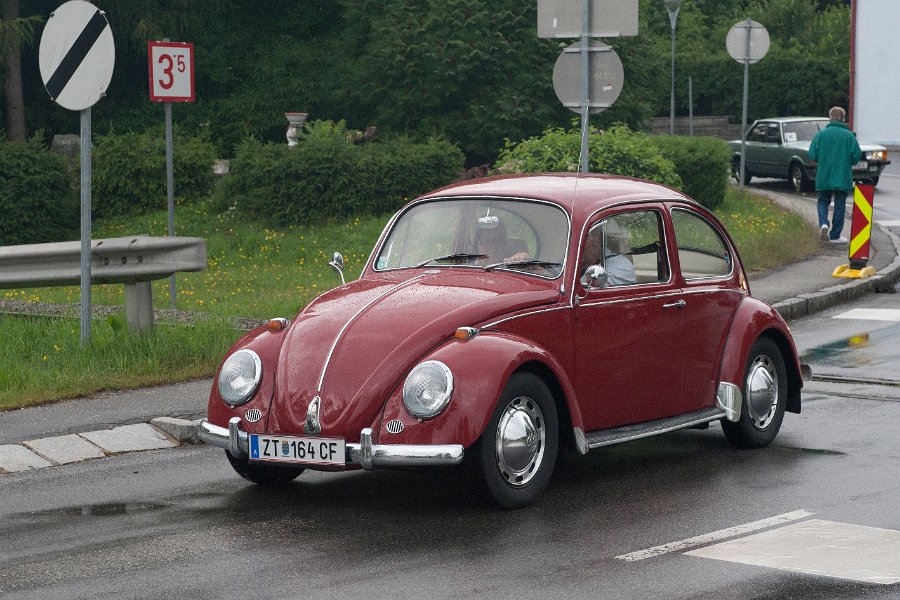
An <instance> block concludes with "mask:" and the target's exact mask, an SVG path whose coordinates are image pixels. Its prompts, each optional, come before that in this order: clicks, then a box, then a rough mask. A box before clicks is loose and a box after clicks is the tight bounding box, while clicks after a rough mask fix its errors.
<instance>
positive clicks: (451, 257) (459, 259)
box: [416, 252, 487, 269]
mask: <svg viewBox="0 0 900 600" xmlns="http://www.w3.org/2000/svg"><path fill="white" fill-rule="evenodd" d="M479 258H487V254H466V253H464V252H461V253H459V254H448V255H446V256H437V257H435V258H429V259H428V260H426V261H425V262H423V263H419V264H417V265H416V268H417V269H418V268H420V267H424V266H425V265H427V264H428V263H431V262H446V261H454V262H455V263H457V264H460V263H463V262H472V261H473V260H478V259H479Z"/></svg>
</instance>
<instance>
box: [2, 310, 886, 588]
mask: <svg viewBox="0 0 900 600" xmlns="http://www.w3.org/2000/svg"><path fill="white" fill-rule="evenodd" d="M811 326H812V324H811ZM898 379H900V377H898ZM878 387H879V395H878V396H875V395H873V394H872V393H871V390H862V393H860V392H861V388H860V387H859V386H858V385H855V384H834V383H829V382H815V381H814V382H812V383H811V384H810V385H809V389H808V392H807V394H806V396H805V404H804V410H803V413H802V414H801V415H788V416H787V417H786V419H785V423H784V426H783V428H782V432H781V434H780V435H779V437H778V439H777V440H776V442H775V444H774V445H773V446H772V447H770V448H767V449H765V450H761V451H737V450H734V449H732V448H731V447H730V446H729V445H728V443H727V442H726V441H725V439H724V436H723V435H722V433H721V430H720V428H719V427H718V425H713V426H712V427H710V428H709V429H708V430H704V431H700V430H690V431H683V432H677V433H673V434H669V435H666V436H663V437H660V438H656V439H655V440H646V441H639V442H634V443H630V444H626V445H622V446H617V447H612V448H607V449H604V450H601V451H595V452H593V453H591V454H589V455H588V456H585V457H578V456H575V455H567V456H565V457H564V458H563V460H561V462H560V464H559V465H558V467H557V471H556V472H555V474H554V477H553V479H552V481H551V482H550V485H549V488H548V490H547V491H546V492H545V493H544V494H543V496H542V497H541V499H540V501H539V502H538V504H537V505H536V506H533V507H530V508H527V509H523V510H518V511H507V512H503V511H497V510H496V509H494V508H493V507H492V506H491V505H490V503H489V502H487V501H486V500H484V499H483V498H482V497H480V496H479V495H478V494H476V493H475V492H474V491H473V488H474V486H473V485H472V480H471V478H469V477H468V476H466V475H465V473H458V472H454V471H451V472H444V471H435V472H430V473H413V472H399V471H395V472H376V473H344V474H323V473H311V472H307V473H304V474H303V476H301V478H300V479H298V480H297V482H295V483H294V485H293V486H292V487H291V488H290V489H289V490H287V491H281V492H276V491H267V490H263V489H260V488H257V487H255V486H252V485H250V484H247V483H246V482H244V481H243V480H242V479H240V478H238V477H237V476H236V475H235V474H234V473H233V472H232V471H231V468H230V467H229V466H228V464H227V463H226V461H225V460H224V456H223V455H222V452H221V451H220V450H218V449H214V448H211V447H206V446H186V447H182V448H178V449H174V450H166V451H152V452H144V453H137V454H131V455H122V456H118V457H113V458H110V459H106V460H102V461H91V462H86V463H81V464H75V465H68V466H64V467H56V468H52V469H43V470H38V471H30V472H24V473H19V474H11V475H6V476H4V478H3V480H2V482H0V486H2V487H0V495H2V499H3V501H2V503H0V539H3V540H4V541H5V543H4V544H3V545H2V546H0V597H2V598H41V599H44V600H46V599H53V598H59V599H63V598H66V599H69V598H94V599H96V598H111V597H115V598H160V599H162V598H171V597H173V596H174V597H183V598H232V597H241V596H244V597H253V598H264V597H272V598H282V597H292V598H293V597H309V598H351V597H356V598H360V597H371V598H476V597H477V598H513V597H515V598H685V599H687V598H691V599H701V598H703V599H705V598H709V599H713V598H716V599H719V598H754V599H763V598H772V599H774V598H779V599H782V598H835V599H837V598H841V599H845V598H897V597H898V595H900V584H894V585H878V584H871V583H858V582H853V581H846V580H840V579H834V578H831V577H822V576H815V575H807V574H800V573H792V572H789V571H782V570H776V569H771V568H765V567H758V566H750V565H745V564H738V563H732V562H724V561H720V560H711V559H707V558H698V557H693V556H688V555H686V554H684V553H683V552H672V553H669V554H664V555H661V556H657V557H654V558H650V559H646V560H642V561H636V562H625V561H622V560H619V559H616V558H615V557H617V556H620V555H623V554H625V553H629V552H634V551H638V550H641V549H645V548H650V547H653V546H656V545H659V544H664V543H668V542H672V541H676V540H683V539H685V538H689V537H692V536H696V535H701V534H705V533H709V532H713V531H718V530H721V529H723V528H727V527H732V526H736V525H740V524H743V523H748V522H751V521H755V520H758V519H765V518H769V517H772V516H775V515H781V514H784V513H788V512H791V511H796V510H801V509H803V510H807V511H810V512H812V513H815V516H816V518H821V519H827V520H830V521H840V522H846V523H853V524H857V525H865V526H869V527H880V528H885V529H893V530H898V529H900V503H898V498H900V470H898V469H897V468H896V465H897V460H898V458H900V444H898V442H897V439H898V435H897V429H898V426H900V388H896V387H891V386H878Z"/></svg>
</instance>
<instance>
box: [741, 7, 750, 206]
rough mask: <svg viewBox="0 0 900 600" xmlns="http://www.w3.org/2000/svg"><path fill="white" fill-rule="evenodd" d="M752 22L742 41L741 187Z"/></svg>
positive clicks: (745, 156)
mask: <svg viewBox="0 0 900 600" xmlns="http://www.w3.org/2000/svg"><path fill="white" fill-rule="evenodd" d="M752 24H753V21H752V20H751V19H747V31H746V38H745V42H744V102H743V110H742V111H741V183H740V187H741V189H743V188H744V173H745V171H746V168H747V165H746V164H745V163H746V162H747V148H746V140H747V97H748V96H749V95H750V29H751V26H752Z"/></svg>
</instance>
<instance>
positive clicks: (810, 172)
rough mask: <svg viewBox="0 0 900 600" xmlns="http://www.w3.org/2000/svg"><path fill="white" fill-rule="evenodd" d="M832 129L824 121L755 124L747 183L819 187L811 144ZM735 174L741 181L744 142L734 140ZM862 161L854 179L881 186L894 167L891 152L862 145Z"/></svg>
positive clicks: (747, 146) (784, 120) (801, 188)
mask: <svg viewBox="0 0 900 600" xmlns="http://www.w3.org/2000/svg"><path fill="white" fill-rule="evenodd" d="M826 125H828V119H826V118H824V117H779V118H774V119H760V120H758V121H755V122H754V123H753V125H752V126H751V127H750V129H749V130H748V131H747V138H746V144H745V152H746V164H745V165H744V183H745V184H746V183H750V179H751V178H752V177H774V178H776V179H787V180H789V181H790V182H791V185H792V186H793V187H794V189H795V190H796V191H798V192H803V191H808V190H811V189H813V188H814V187H815V181H816V164H815V163H814V162H813V161H811V160H810V158H809V144H810V142H812V139H813V137H814V136H815V135H816V133H818V132H819V130H820V129H823V128H824V127H825V126H826ZM728 146H729V147H730V148H731V151H732V155H731V156H732V158H731V173H732V175H733V176H734V179H735V180H736V181H740V173H741V140H731V141H730V142H728ZM859 147H860V149H861V150H862V154H863V155H862V159H861V160H860V161H859V162H858V163H856V164H855V165H853V178H854V179H855V180H857V181H861V182H864V183H870V184H872V185H878V178H879V177H880V176H881V172H882V171H883V170H884V168H885V167H886V166H887V165H889V164H891V161H889V160H888V159H887V148H885V147H884V146H881V145H878V144H869V143H866V142H860V143H859Z"/></svg>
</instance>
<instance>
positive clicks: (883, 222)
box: [875, 219, 900, 227]
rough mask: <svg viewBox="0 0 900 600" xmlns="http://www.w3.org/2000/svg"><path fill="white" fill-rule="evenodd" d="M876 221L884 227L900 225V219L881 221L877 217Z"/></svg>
mask: <svg viewBox="0 0 900 600" xmlns="http://www.w3.org/2000/svg"><path fill="white" fill-rule="evenodd" d="M875 223H877V224H878V225H881V226H883V227H900V221H881V220H878V219H876V220H875Z"/></svg>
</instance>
